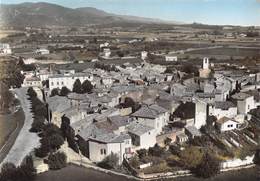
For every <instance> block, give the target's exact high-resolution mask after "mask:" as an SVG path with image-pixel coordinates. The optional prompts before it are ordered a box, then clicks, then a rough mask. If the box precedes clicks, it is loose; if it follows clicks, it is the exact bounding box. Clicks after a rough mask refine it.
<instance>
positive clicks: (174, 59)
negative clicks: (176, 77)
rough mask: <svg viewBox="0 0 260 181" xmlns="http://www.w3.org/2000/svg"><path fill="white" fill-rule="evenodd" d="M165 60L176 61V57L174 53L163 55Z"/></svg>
mask: <svg viewBox="0 0 260 181" xmlns="http://www.w3.org/2000/svg"><path fill="white" fill-rule="evenodd" d="M165 61H166V62H177V61H178V57H177V56H176V55H165Z"/></svg>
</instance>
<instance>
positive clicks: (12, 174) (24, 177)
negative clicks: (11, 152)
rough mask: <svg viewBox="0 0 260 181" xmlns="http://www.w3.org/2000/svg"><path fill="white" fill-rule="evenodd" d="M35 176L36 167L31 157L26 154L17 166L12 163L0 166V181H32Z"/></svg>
mask: <svg viewBox="0 0 260 181" xmlns="http://www.w3.org/2000/svg"><path fill="white" fill-rule="evenodd" d="M35 176H36V169H35V168H34V165H33V160H32V157H31V156H26V157H25V159H24V161H23V163H22V164H21V165H20V166H19V167H16V166H15V165H14V164H12V163H4V164H3V165H2V168H1V173H0V181H32V180H34V179H35Z"/></svg>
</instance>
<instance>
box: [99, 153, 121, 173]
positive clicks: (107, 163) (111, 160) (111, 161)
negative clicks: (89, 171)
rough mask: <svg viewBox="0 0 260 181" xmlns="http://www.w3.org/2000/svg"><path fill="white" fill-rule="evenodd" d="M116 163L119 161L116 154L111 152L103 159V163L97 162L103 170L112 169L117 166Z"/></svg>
mask: <svg viewBox="0 0 260 181" xmlns="http://www.w3.org/2000/svg"><path fill="white" fill-rule="evenodd" d="M118 161H119V158H118V156H117V154H115V153H113V152H112V153H111V154H110V155H108V156H107V157H106V158H104V160H103V161H101V162H99V163H98V166H100V167H102V168H105V169H113V168H116V167H117V166H118Z"/></svg>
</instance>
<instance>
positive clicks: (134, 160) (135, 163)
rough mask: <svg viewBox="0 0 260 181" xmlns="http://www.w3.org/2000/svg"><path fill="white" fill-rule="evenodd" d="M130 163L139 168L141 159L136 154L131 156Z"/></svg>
mask: <svg viewBox="0 0 260 181" xmlns="http://www.w3.org/2000/svg"><path fill="white" fill-rule="evenodd" d="M129 163H130V165H131V166H132V167H134V168H138V167H139V165H140V161H139V158H138V157H137V156H136V155H135V156H133V157H132V158H131V160H130V161H129Z"/></svg>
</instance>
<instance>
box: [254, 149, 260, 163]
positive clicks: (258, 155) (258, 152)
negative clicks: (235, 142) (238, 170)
mask: <svg viewBox="0 0 260 181" xmlns="http://www.w3.org/2000/svg"><path fill="white" fill-rule="evenodd" d="M254 163H255V164H256V165H259V166H260V149H257V150H256V153H255V157H254Z"/></svg>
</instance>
